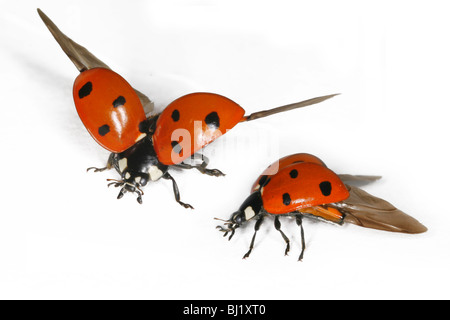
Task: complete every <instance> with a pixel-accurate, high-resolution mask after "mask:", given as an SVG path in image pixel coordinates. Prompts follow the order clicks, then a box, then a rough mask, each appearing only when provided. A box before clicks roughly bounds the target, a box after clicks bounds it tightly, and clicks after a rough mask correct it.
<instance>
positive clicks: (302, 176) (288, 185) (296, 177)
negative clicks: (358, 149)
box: [261, 162, 349, 214]
mask: <svg viewBox="0 0 450 320" xmlns="http://www.w3.org/2000/svg"><path fill="white" fill-rule="evenodd" d="M261 195H262V200H263V206H264V209H265V210H266V211H267V212H268V213H272V214H285V213H290V212H294V211H297V210H300V209H303V208H308V207H312V206H317V205H322V204H328V203H335V202H339V201H342V200H345V199H346V198H348V196H349V192H348V190H347V188H346V187H345V185H344V183H343V182H342V181H341V180H340V179H339V177H338V176H337V175H336V174H335V173H334V172H333V171H331V170H330V169H328V168H326V167H324V166H323V165H320V164H317V163H310V162H303V163H294V164H292V165H289V166H286V167H284V168H283V169H281V170H280V171H279V172H278V173H277V174H276V175H274V176H268V179H267V181H266V182H265V184H264V187H263V188H262V189H261Z"/></svg>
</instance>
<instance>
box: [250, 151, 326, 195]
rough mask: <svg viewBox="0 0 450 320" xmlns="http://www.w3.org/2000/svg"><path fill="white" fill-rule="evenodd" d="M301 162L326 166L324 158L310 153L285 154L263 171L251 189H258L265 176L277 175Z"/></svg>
mask: <svg viewBox="0 0 450 320" xmlns="http://www.w3.org/2000/svg"><path fill="white" fill-rule="evenodd" d="M301 162H311V163H316V164H318V165H321V166H324V167H326V164H325V163H324V162H323V161H322V160H320V159H319V158H318V157H316V156H314V155H312V154H309V153H295V154H291V155H288V156H285V157H283V158H281V159H279V160H278V161H275V162H274V163H272V164H271V165H270V166H268V167H267V169H266V170H264V171H263V173H261V175H260V176H259V177H258V179H257V180H256V181H255V183H253V185H252V188H251V191H256V190H258V189H259V188H260V184H261V181H260V180H261V179H262V178H263V177H264V176H267V175H275V174H277V173H278V171H280V170H281V169H283V168H285V167H287V166H289V165H291V164H294V163H301Z"/></svg>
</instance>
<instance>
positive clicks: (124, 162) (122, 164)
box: [119, 158, 128, 172]
mask: <svg viewBox="0 0 450 320" xmlns="http://www.w3.org/2000/svg"><path fill="white" fill-rule="evenodd" d="M127 165H128V160H127V158H122V159H120V160H119V171H120V172H124V171H125V169H126V168H127Z"/></svg>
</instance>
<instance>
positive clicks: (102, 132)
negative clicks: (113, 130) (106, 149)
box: [98, 124, 110, 136]
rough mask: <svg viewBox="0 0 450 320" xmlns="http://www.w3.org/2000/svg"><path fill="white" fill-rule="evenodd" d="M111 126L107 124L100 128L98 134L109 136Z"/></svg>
mask: <svg viewBox="0 0 450 320" xmlns="http://www.w3.org/2000/svg"><path fill="white" fill-rule="evenodd" d="M109 131H110V130H109V126H108V125H107V124H104V125H102V126H101V127H99V128H98V134H99V135H101V136H104V135H105V134H107V133H108V132H109Z"/></svg>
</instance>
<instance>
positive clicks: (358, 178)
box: [338, 174, 381, 186]
mask: <svg viewBox="0 0 450 320" xmlns="http://www.w3.org/2000/svg"><path fill="white" fill-rule="evenodd" d="M338 176H339V178H340V179H341V180H342V181H343V182H344V183H348V184H350V185H352V186H353V185H357V186H362V185H366V184H369V183H372V182H374V181H377V180H380V179H381V176H366V175H353V174H338Z"/></svg>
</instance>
